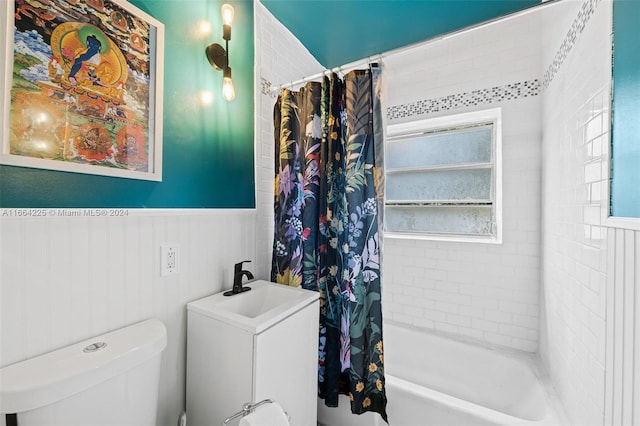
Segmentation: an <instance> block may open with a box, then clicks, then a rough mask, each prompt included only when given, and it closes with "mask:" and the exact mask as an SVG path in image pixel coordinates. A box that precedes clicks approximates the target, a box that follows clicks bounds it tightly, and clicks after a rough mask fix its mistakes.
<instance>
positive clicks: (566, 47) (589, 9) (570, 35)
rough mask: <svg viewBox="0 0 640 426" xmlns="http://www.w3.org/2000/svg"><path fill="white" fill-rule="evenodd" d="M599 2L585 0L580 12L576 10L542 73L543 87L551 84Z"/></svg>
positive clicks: (596, 0)
mask: <svg viewBox="0 0 640 426" xmlns="http://www.w3.org/2000/svg"><path fill="white" fill-rule="evenodd" d="M600 2H601V0H587V1H585V2H584V3H583V4H582V7H581V8H580V12H578V16H577V17H576V19H574V20H573V23H572V24H571V28H569V31H568V32H567V35H566V36H565V38H564V40H563V41H562V44H561V45H560V48H559V49H558V51H557V52H556V54H555V56H554V57H553V61H552V62H551V65H549V67H548V68H547V71H546V72H545V73H544V77H543V79H542V85H543V87H544V88H545V89H546V88H547V87H549V84H551V82H552V81H553V78H554V77H555V76H556V74H557V73H558V70H559V69H560V67H561V66H562V64H563V63H564V60H565V59H566V58H567V55H568V54H569V52H570V51H571V49H572V48H573V46H574V45H575V44H576V41H577V40H578V37H579V36H580V34H582V31H583V30H584V29H585V27H586V26H587V22H589V19H590V18H591V16H592V15H593V13H594V12H595V10H596V7H598V4H600Z"/></svg>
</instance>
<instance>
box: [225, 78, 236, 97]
mask: <svg viewBox="0 0 640 426" xmlns="http://www.w3.org/2000/svg"><path fill="white" fill-rule="evenodd" d="M222 96H223V97H224V98H225V99H226V100H228V101H232V100H234V99H235V97H236V91H235V89H234V88H233V81H231V77H224V78H223V79H222Z"/></svg>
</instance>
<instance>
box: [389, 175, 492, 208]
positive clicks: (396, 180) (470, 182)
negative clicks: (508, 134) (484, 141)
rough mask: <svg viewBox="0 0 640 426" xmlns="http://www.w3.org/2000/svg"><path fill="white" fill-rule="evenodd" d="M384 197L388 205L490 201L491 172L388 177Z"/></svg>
mask: <svg viewBox="0 0 640 426" xmlns="http://www.w3.org/2000/svg"><path fill="white" fill-rule="evenodd" d="M386 194H387V200H388V201H389V202H392V201H418V200H419V201H451V200H458V201H462V200H475V201H491V169H490V168H488V169H471V170H435V171H419V172H411V173H393V174H392V173H389V174H388V175H387V188H386Z"/></svg>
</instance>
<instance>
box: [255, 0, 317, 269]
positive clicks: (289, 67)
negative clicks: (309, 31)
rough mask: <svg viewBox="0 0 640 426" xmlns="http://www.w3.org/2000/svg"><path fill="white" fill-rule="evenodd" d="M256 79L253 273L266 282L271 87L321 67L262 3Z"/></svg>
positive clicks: (273, 98)
mask: <svg viewBox="0 0 640 426" xmlns="http://www.w3.org/2000/svg"><path fill="white" fill-rule="evenodd" d="M254 4H255V7H254V13H255V30H254V33H255V37H256V47H255V69H256V73H255V78H256V89H255V93H256V96H257V99H256V112H255V117H256V123H255V126H256V129H255V134H256V146H255V150H256V207H257V211H258V219H257V221H256V227H257V228H256V236H257V241H256V244H257V246H256V256H257V258H256V265H255V267H256V272H257V273H258V275H257V276H258V277H260V278H265V279H269V274H270V271H271V249H272V247H273V178H274V146H275V145H274V136H273V106H274V104H275V102H276V98H277V94H278V92H277V91H272V90H271V85H279V84H285V83H288V82H291V81H295V80H299V79H301V78H302V77H304V76H310V75H314V74H317V73H319V72H321V71H322V70H323V67H322V65H320V64H319V63H318V61H316V59H315V58H314V57H313V56H311V54H310V53H309V51H307V49H306V48H305V47H304V46H303V45H302V43H300V41H299V40H298V39H297V38H295V37H294V36H293V35H292V34H291V32H290V31H289V30H288V29H286V28H285V27H284V26H283V25H282V24H281V23H280V22H279V21H278V20H277V19H276V18H275V17H274V16H273V15H271V13H269V11H267V9H266V8H265V7H264V6H263V5H262V3H259V2H257V1H256V2H255V3H254Z"/></svg>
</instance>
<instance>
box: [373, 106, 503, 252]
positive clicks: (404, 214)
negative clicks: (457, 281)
mask: <svg viewBox="0 0 640 426" xmlns="http://www.w3.org/2000/svg"><path fill="white" fill-rule="evenodd" d="M476 118H477V120H476ZM458 119H459V120H460V121H458ZM423 123H424V126H423ZM443 123H445V125H443ZM499 125H500V111H499V109H494V110H489V111H485V112H473V113H465V114H459V115H456V116H451V117H450V118H449V117H439V118H436V119H428V120H423V121H416V122H410V123H402V124H397V125H391V126H389V128H388V129H387V130H388V138H387V142H386V148H385V231H386V232H388V233H399V234H409V235H437V236H438V238H442V237H443V236H445V237H446V236H447V235H451V236H453V237H456V236H469V237H481V239H485V240H487V239H488V240H491V241H499V238H498V232H499V224H498V220H497V217H498V214H497V210H496V204H497V203H496V193H497V188H498V187H497V184H496V174H497V172H496V169H497V167H498V166H499V165H498V164H496V158H499V155H497V154H496V153H497V152H498V151H499V140H498V139H499V137H498V134H499Z"/></svg>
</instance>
